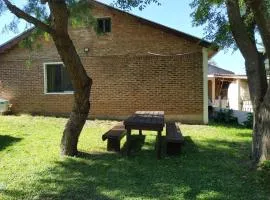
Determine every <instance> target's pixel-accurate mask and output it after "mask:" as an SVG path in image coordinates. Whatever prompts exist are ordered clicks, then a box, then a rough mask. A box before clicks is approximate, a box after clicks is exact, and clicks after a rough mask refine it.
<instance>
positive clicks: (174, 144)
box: [166, 122, 184, 155]
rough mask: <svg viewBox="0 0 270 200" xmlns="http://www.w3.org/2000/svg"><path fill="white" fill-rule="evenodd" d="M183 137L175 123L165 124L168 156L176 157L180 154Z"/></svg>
mask: <svg viewBox="0 0 270 200" xmlns="http://www.w3.org/2000/svg"><path fill="white" fill-rule="evenodd" d="M183 143H184V137H183V135H182V133H181V131H180V128H179V127H178V126H177V125H176V124H175V122H167V123H166V151H167V154H168V155H176V154H179V153H180V152H181V147H182V145H183Z"/></svg>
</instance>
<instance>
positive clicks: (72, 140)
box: [53, 35, 92, 156]
mask: <svg viewBox="0 0 270 200" xmlns="http://www.w3.org/2000/svg"><path fill="white" fill-rule="evenodd" d="M53 39H54V42H55V45H56V47H57V49H58V53H59V55H60V56H61V58H62V60H63V62H64V64H65V66H66V67H67V71H68V73H69V76H70V78H71V81H72V85H73V87H74V90H75V91H74V104H73V108H72V112H71V114H70V118H69V120H68V122H67V124H66V126H65V130H64V133H63V136H62V140H61V154H62V155H68V156H75V155H77V153H78V150H77V144H78V139H79V136H80V133H81V130H82V128H83V126H84V124H85V121H86V119H87V117H88V113H89V110H90V102H89V99H90V90H91V85H92V80H91V79H90V78H89V77H88V76H87V73H86V71H85V70H84V67H83V65H82V63H81V61H80V57H79V55H78V54H77V52H76V49H75V47H74V45H73V43H72V41H71V39H70V38H69V35H65V36H64V35H61V36H57V35H56V36H53ZM63 103H64V102H63Z"/></svg>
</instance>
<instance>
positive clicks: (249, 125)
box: [244, 113, 253, 128]
mask: <svg viewBox="0 0 270 200" xmlns="http://www.w3.org/2000/svg"><path fill="white" fill-rule="evenodd" d="M244 126H245V127H247V128H252V127H253V113H248V115H247V121H244Z"/></svg>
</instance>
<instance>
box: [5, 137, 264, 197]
mask: <svg viewBox="0 0 270 200" xmlns="http://www.w3.org/2000/svg"><path fill="white" fill-rule="evenodd" d="M134 138H135V139H134ZM133 139H134V140H137V139H138V140H141V142H143V143H144V145H143V150H142V151H141V150H140V151H138V152H136V154H137V155H136V156H134V157H129V158H128V157H126V156H123V155H121V154H115V153H91V152H81V153H80V154H79V157H77V158H65V159H64V160H63V161H58V162H55V165H54V166H53V167H51V168H48V169H47V170H45V171H43V172H41V173H40V174H38V178H39V179H38V180H37V181H36V182H35V183H33V184H31V185H24V186H23V187H22V188H24V189H25V188H27V190H25V191H28V193H29V191H33V193H35V199H74V200H76V199H80V200H84V199H200V198H202V199H267V196H266V195H265V193H264V192H263V191H262V190H261V188H260V187H258V185H257V183H256V180H255V178H254V176H253V174H252V173H248V171H247V170H246V168H247V167H246V166H245V163H240V162H238V160H239V155H238V154H239V153H242V149H241V147H242V146H245V148H247V145H249V143H248V142H247V143H246V142H231V141H225V140H224V141H223V140H209V141H208V142H205V143H198V142H196V141H193V140H192V138H191V137H185V141H186V142H185V146H184V147H183V151H182V154H181V155H180V156H175V157H167V156H165V157H163V158H162V159H161V160H157V159H156V156H155V155H156V154H155V150H154V143H155V141H153V142H149V143H145V141H144V138H143V137H142V138H140V136H138V137H137V136H135V137H133ZM138 143H139V144H138V147H140V148H139V149H142V145H141V144H140V142H138ZM212 144H216V147H214V146H212ZM135 149H136V148H135ZM3 192H4V193H5V194H6V195H8V196H10V197H13V198H21V197H22V196H23V197H25V199H27V197H29V196H28V195H29V194H27V193H24V190H18V191H3ZM16 194H19V196H18V195H16ZM254 195H255V196H254Z"/></svg>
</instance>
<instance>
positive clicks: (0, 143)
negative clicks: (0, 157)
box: [0, 135, 22, 151]
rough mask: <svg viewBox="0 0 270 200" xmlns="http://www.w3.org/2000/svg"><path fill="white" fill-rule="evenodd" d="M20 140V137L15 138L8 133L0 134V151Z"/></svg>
mask: <svg viewBox="0 0 270 200" xmlns="http://www.w3.org/2000/svg"><path fill="white" fill-rule="evenodd" d="M21 140H22V138H16V137H12V136H9V135H0V151H2V150H4V149H5V148H7V147H8V146H10V145H13V144H14V143H16V142H19V141H21Z"/></svg>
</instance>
